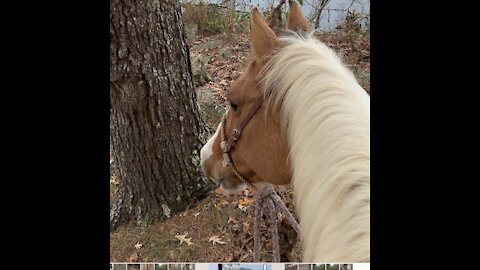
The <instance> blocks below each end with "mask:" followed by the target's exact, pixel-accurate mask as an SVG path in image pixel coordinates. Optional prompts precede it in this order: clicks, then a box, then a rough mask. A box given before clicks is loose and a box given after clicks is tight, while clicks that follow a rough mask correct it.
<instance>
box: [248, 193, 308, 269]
mask: <svg viewBox="0 0 480 270" xmlns="http://www.w3.org/2000/svg"><path fill="white" fill-rule="evenodd" d="M263 209H266V210H267V213H266V218H267V215H268V218H269V219H270V222H269V223H270V227H271V230H272V249H273V261H274V262H280V245H279V243H278V227H277V214H278V212H279V211H281V212H282V213H284V214H285V216H286V217H287V220H288V223H289V224H290V225H291V226H292V228H293V229H294V230H295V231H296V232H297V234H300V226H299V224H298V222H297V221H296V220H295V217H293V214H292V213H291V212H290V210H288V208H287V206H286V205H285V203H284V202H283V201H282V199H281V198H280V196H278V194H277V193H276V192H275V190H274V189H273V187H272V186H269V187H266V188H265V189H263V190H262V191H261V192H259V193H257V198H256V203H255V215H254V223H253V238H254V248H253V250H254V252H253V261H259V260H260V255H259V253H260V245H261V243H260V222H261V219H262V217H263V211H262V210H263Z"/></svg>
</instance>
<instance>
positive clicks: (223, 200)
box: [218, 198, 229, 206]
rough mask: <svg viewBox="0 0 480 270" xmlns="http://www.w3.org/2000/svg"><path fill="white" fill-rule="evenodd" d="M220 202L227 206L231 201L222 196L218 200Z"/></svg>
mask: <svg viewBox="0 0 480 270" xmlns="http://www.w3.org/2000/svg"><path fill="white" fill-rule="evenodd" d="M218 202H219V203H220V204H221V205H223V206H226V205H228V204H229V202H228V201H227V200H225V199H224V198H221V199H220V200H218Z"/></svg>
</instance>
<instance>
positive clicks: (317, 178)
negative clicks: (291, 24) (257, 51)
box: [263, 35, 370, 262]
mask: <svg viewBox="0 0 480 270" xmlns="http://www.w3.org/2000/svg"><path fill="white" fill-rule="evenodd" d="M280 41H281V42H283V44H284V45H285V46H284V47H282V48H281V49H279V51H277V52H276V53H275V54H274V55H273V56H272V58H271V60H270V63H269V65H268V66H267V68H266V69H265V73H264V76H265V77H264V78H263V83H264V86H265V91H267V89H272V96H271V97H270V102H271V103H273V105H274V106H281V115H282V124H283V127H284V129H285V131H286V134H287V137H288V142H289V147H290V153H289V159H290V161H291V164H292V168H293V178H292V186H293V190H294V197H295V209H296V210H295V211H296V213H297V215H298V217H299V221H300V227H301V234H302V235H301V239H302V241H303V253H304V254H303V260H304V261H308V262H320V261H324V262H326V261H328V262H369V261H370V97H369V95H368V94H367V93H366V92H365V90H364V89H363V88H362V87H361V86H360V85H359V84H358V83H357V81H356V79H355V77H354V75H353V74H352V72H350V71H349V70H348V69H347V68H346V67H345V66H344V65H343V63H342V61H341V60H340V59H339V57H338V56H337V55H336V54H335V53H334V52H333V51H332V50H331V49H330V48H329V47H327V46H326V45H325V44H323V43H321V42H319V41H318V40H316V39H315V38H313V37H312V36H311V35H310V36H308V37H300V36H299V35H295V36H293V37H292V36H289V37H282V38H280ZM269 106H270V105H269Z"/></svg>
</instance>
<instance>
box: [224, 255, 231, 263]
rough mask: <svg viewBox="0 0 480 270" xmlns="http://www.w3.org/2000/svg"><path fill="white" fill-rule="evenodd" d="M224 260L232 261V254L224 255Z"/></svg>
mask: <svg viewBox="0 0 480 270" xmlns="http://www.w3.org/2000/svg"><path fill="white" fill-rule="evenodd" d="M225 261H226V262H231V261H233V254H229V255H227V256H225Z"/></svg>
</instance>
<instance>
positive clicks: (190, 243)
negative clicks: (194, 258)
mask: <svg viewBox="0 0 480 270" xmlns="http://www.w3.org/2000/svg"><path fill="white" fill-rule="evenodd" d="M187 234H188V232H187V233H185V234H184V235H179V234H177V235H175V238H177V239H178V240H180V245H181V244H182V243H183V242H185V243H186V244H187V245H189V246H190V245H193V243H192V242H191V240H192V238H191V237H190V238H187Z"/></svg>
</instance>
